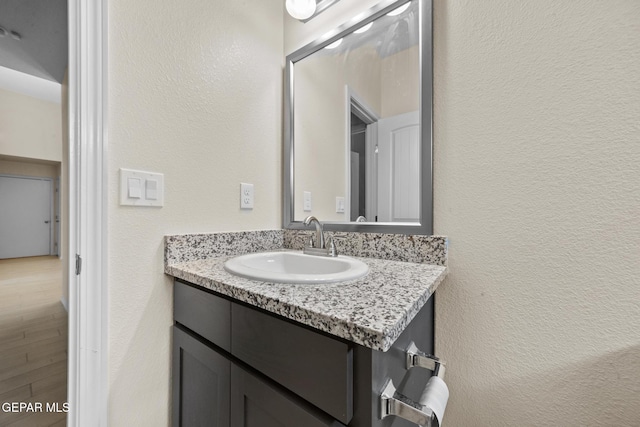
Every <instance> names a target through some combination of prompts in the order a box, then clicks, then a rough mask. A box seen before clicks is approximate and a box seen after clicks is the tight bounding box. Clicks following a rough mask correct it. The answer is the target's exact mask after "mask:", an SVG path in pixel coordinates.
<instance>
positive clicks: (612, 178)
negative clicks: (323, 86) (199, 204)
mask: <svg viewBox="0 0 640 427" xmlns="http://www.w3.org/2000/svg"><path fill="white" fill-rule="evenodd" d="M373 3H375V1H366V2H365V1H356V0H343V1H341V2H339V3H338V4H337V5H336V6H335V7H334V8H332V9H331V10H329V11H327V12H325V13H323V14H322V15H319V16H318V17H317V18H314V19H313V20H312V21H310V22H309V24H300V23H298V22H295V21H293V20H291V19H289V18H285V54H286V53H288V52H291V51H292V50H295V48H297V47H300V46H302V45H304V44H306V43H308V42H309V41H310V40H312V39H313V38H314V37H317V36H319V35H322V34H324V32H326V31H327V30H328V29H329V27H330V26H333V25H337V24H340V23H342V22H343V21H344V20H345V17H351V16H353V15H355V14H356V13H358V12H359V11H361V10H364V9H366V8H368V7H370V6H371V5H372V4H373ZM434 8H435V22H434V61H435V101H434V102H435V112H434V132H435V169H434V174H435V175H434V180H435V232H436V233H437V234H445V235H448V236H449V237H450V248H449V250H450V252H449V267H450V275H449V277H448V278H447V279H446V281H445V283H443V284H442V285H441V287H440V288H439V290H438V292H437V308H436V346H437V347H436V348H437V353H438V354H439V355H440V356H442V357H444V358H445V359H446V360H447V362H448V365H447V367H448V369H447V381H448V383H449V385H450V390H451V399H450V401H449V406H448V408H447V413H446V416H445V422H446V425H449V426H456V427H463V426H474V427H475V426H492V427H496V426H504V427H512V426H519V427H522V426H535V425H540V423H543V424H544V423H551V424H553V425H558V426H582V425H586V426H596V425H610V426H628V427H631V426H636V425H638V424H640V412H638V408H639V407H640V333H638V331H639V330H640V285H639V283H640V282H639V279H638V278H639V277H640V263H639V262H638V259H639V258H640V215H639V214H638V213H639V212H640V186H639V185H638V176H639V171H638V168H639V166H638V165H640V142H639V141H640V127H639V125H638V123H639V122H638V118H639V117H640V97H638V94H639V93H640V74H639V73H638V72H637V70H638V69H640V43H638V29H639V28H640V3H638V2H637V1H635V0H612V1H609V2H602V1H595V0H585V1H582V2H558V1H551V0H542V1H526V2H512V1H509V0H491V1H486V2H477V1H470V0H436V1H435V5H434ZM342 13H344V14H345V15H341V14H342ZM305 25H306V26H305Z"/></svg>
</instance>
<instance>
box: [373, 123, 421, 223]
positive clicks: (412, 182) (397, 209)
mask: <svg viewBox="0 0 640 427" xmlns="http://www.w3.org/2000/svg"><path fill="white" fill-rule="evenodd" d="M419 220H420V119H419V115H418V111H414V112H410V113H406V114H400V115H397V116H393V117H389V118H385V119H380V120H379V121H378V221H380V222H418V221H419Z"/></svg>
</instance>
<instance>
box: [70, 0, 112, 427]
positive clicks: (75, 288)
mask: <svg viewBox="0 0 640 427" xmlns="http://www.w3.org/2000/svg"><path fill="white" fill-rule="evenodd" d="M68 8H69V21H68V22H69V158H68V162H69V206H68V209H69V236H68V242H69V245H68V252H67V253H66V256H67V263H68V268H69V374H68V390H69V391H68V402H69V412H68V414H67V425H68V426H71V427H85V426H89V427H92V426H104V427H106V426H107V286H106V284H107V280H106V278H107V215H106V208H107V204H106V195H107V191H106V185H107V167H106V164H107V156H106V153H107V136H106V129H107V128H106V113H107V87H106V83H107V79H106V76H107V1H106V0H92V1H86V0H69V2H68ZM76 254H79V255H80V257H81V259H82V268H81V271H80V274H78V275H76Z"/></svg>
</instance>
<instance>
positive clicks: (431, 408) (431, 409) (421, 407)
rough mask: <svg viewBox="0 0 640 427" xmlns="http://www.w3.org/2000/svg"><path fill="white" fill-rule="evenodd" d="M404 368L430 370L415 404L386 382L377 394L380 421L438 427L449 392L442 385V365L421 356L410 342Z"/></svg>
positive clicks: (444, 385)
mask: <svg viewBox="0 0 640 427" xmlns="http://www.w3.org/2000/svg"><path fill="white" fill-rule="evenodd" d="M406 354H407V357H406V363H407V369H411V368H413V367H416V366H417V367H421V368H426V369H429V370H430V371H433V373H434V375H433V376H432V377H431V378H429V380H428V381H427V384H426V385H425V388H424V390H423V392H422V395H421V396H420V399H419V401H418V402H415V401H413V400H411V399H410V398H408V397H407V396H405V395H403V394H401V393H398V391H397V390H396V388H395V386H394V385H393V381H392V380H391V379H389V380H388V381H387V382H386V383H385V386H384V389H383V390H382V394H381V395H380V419H384V418H386V417H388V416H392V415H393V416H397V417H400V418H404V419H405V420H407V421H410V422H412V423H415V424H417V425H419V426H423V427H440V424H441V423H442V418H443V416H444V410H445V408H446V405H447V400H448V399H449V389H448V388H447V385H446V384H445V382H444V372H445V367H444V362H442V361H441V360H440V359H438V358H437V357H435V356H432V355H429V354H426V353H423V352H422V351H420V350H419V349H418V347H416V345H415V343H413V342H412V343H411V344H410V345H409V347H408V348H407V350H406Z"/></svg>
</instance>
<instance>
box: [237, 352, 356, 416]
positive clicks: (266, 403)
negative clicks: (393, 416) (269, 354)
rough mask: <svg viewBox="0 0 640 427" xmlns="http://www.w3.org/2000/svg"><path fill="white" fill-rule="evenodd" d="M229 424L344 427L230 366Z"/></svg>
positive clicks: (295, 399) (245, 372)
mask: <svg viewBox="0 0 640 427" xmlns="http://www.w3.org/2000/svg"><path fill="white" fill-rule="evenodd" d="M231 425H232V426H244V427H301V426H304V427H345V426H344V425H343V424H341V423H339V422H338V421H336V420H334V419H333V418H331V417H330V416H328V415H327V414H325V413H323V412H321V411H319V410H318V409H317V408H314V407H313V406H311V405H309V404H308V403H306V402H303V401H302V400H300V399H299V398H296V397H294V396H289V395H288V394H285V393H283V392H281V391H280V390H278V389H276V388H274V387H272V386H271V385H270V384H267V383H266V382H263V381H262V380H261V379H259V378H257V377H255V376H253V375H251V374H250V373H248V372H247V371H245V370H244V369H242V368H240V367H238V366H236V365H233V364H232V365H231Z"/></svg>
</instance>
